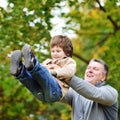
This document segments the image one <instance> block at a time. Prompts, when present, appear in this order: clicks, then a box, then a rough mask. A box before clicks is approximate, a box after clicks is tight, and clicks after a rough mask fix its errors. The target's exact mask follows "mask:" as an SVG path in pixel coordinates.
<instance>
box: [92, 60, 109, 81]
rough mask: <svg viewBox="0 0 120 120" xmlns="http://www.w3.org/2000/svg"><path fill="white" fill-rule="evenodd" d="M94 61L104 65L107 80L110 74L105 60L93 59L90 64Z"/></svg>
mask: <svg viewBox="0 0 120 120" xmlns="http://www.w3.org/2000/svg"><path fill="white" fill-rule="evenodd" d="M92 61H94V62H98V63H100V64H102V65H103V67H104V72H105V74H106V79H107V76H108V72H109V69H108V65H107V64H106V63H105V62H104V61H103V60H100V59H92V60H90V62H92Z"/></svg>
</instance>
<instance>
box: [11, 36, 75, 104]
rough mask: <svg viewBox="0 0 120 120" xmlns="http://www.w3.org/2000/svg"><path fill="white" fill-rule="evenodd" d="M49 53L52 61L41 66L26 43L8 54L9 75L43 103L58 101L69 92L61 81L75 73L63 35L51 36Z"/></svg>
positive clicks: (68, 41)
mask: <svg viewBox="0 0 120 120" xmlns="http://www.w3.org/2000/svg"><path fill="white" fill-rule="evenodd" d="M50 51H51V58H52V59H47V60H45V61H44V62H43V63H42V64H40V63H39V62H38V60H37V59H36V58H35V56H34V55H33V53H32V52H31V49H30V45H28V44H27V45H25V46H24V47H23V48H22V50H21V51H20V50H16V51H14V52H13V53H12V55H11V67H10V73H11V74H12V75H14V76H15V78H17V79H18V80H19V81H20V82H21V83H22V84H23V85H24V86H26V87H27V88H28V89H29V90H30V91H31V93H32V94H33V95H34V96H35V97H37V98H38V99H39V100H41V101H44V102H55V101H59V100H61V99H62V98H63V97H64V96H65V94H66V93H67V91H68V89H69V87H68V86H67V84H66V83H64V82H63V81H62V80H68V79H70V78H71V77H72V76H73V75H74V74H75V72H76V62H75V61H74V60H73V59H72V58H71V57H72V53H73V46H72V42H71V40H70V39H69V38H68V37H67V36H62V35H57V36H54V37H53V38H52V39H51V42H50ZM22 57H23V58H24V64H23V63H22Z"/></svg>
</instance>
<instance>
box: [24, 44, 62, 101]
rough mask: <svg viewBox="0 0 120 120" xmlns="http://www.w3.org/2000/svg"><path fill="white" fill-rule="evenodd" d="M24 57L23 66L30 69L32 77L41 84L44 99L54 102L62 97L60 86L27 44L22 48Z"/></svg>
mask: <svg viewBox="0 0 120 120" xmlns="http://www.w3.org/2000/svg"><path fill="white" fill-rule="evenodd" d="M22 54H23V56H24V59H25V67H26V68H27V69H28V70H29V71H30V73H31V75H32V78H33V79H34V80H35V81H37V82H38V84H39V85H40V86H41V88H42V90H43V92H44V96H45V101H47V102H54V101H58V100H60V98H61V97H62V92H61V87H60V86H59V84H58V82H57V81H56V80H55V78H54V77H53V76H52V75H51V74H50V73H49V71H48V70H47V69H46V68H45V67H43V66H42V65H41V64H39V62H38V61H37V59H36V58H35V56H34V55H33V54H32V53H31V49H30V46H29V45H25V46H24V47H23V49H22Z"/></svg>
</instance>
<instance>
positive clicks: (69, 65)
mask: <svg viewBox="0 0 120 120" xmlns="http://www.w3.org/2000/svg"><path fill="white" fill-rule="evenodd" d="M42 64H43V65H50V64H56V65H58V66H60V68H59V69H52V70H49V71H50V72H51V74H52V73H56V76H55V78H56V80H57V81H58V83H59V85H60V87H61V90H62V98H63V97H64V96H65V95H66V93H67V92H68V89H69V86H68V85H67V84H66V83H65V82H63V80H64V81H69V80H70V79H71V77H72V76H73V75H74V74H75V72H76V62H75V60H73V59H72V58H70V57H66V58H63V59H59V60H52V59H46V60H45V61H43V63H42Z"/></svg>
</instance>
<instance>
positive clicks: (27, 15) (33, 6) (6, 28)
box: [0, 0, 120, 120]
mask: <svg viewBox="0 0 120 120" xmlns="http://www.w3.org/2000/svg"><path fill="white" fill-rule="evenodd" d="M61 3H64V4H61ZM118 3H119V1H118V0H114V1H109V0H106V1H104V4H102V2H100V1H99V0H94V1H93V0H89V1H88V0H84V1H82V2H80V1H79V0H67V1H64V0H63V1H59V0H41V1H38V0H25V1H22V0H16V1H13V0H9V1H8V7H7V9H6V10H4V9H3V8H0V55H1V57H0V63H1V65H0V69H1V71H0V103H1V104H0V114H1V116H0V119H6V120H13V119H21V120H26V119H29V120H33V119H34V120H35V119H44V120H47V119H49V120H55V119H57V120H69V119H70V110H71V109H70V107H68V106H66V105H64V104H60V103H53V104H49V103H48V104H47V103H43V102H40V101H38V100H37V99H36V98H34V97H33V96H32V95H31V94H30V92H29V91H28V90H27V89H26V88H25V87H24V86H22V85H21V84H20V83H19V81H17V80H16V79H15V78H14V77H12V76H11V75H10V73H9V67H10V59H9V57H10V55H11V52H12V51H13V50H15V49H21V47H22V46H23V45H24V44H25V43H29V44H30V45H32V48H33V49H34V50H35V51H34V52H35V55H36V56H38V58H39V60H40V61H42V60H44V59H46V58H47V57H49V56H50V53H49V41H50V38H51V35H50V30H51V29H52V28H53V26H54V24H53V23H51V19H52V18H53V17H54V14H52V11H53V10H56V8H57V9H59V14H58V17H59V18H60V19H63V20H64V21H65V27H63V28H62V30H63V34H66V33H68V32H69V31H72V33H74V35H75V37H74V38H71V39H72V42H73V46H74V55H73V57H74V59H75V60H76V61H77V73H76V74H77V75H78V76H80V77H83V73H84V70H85V67H86V65H87V63H88V61H89V60H90V59H91V58H93V57H95V58H100V59H103V60H105V61H106V62H107V63H108V65H109V67H110V73H109V76H108V81H107V82H108V83H109V84H111V85H112V86H114V87H115V88H116V89H117V90H118V92H119V94H120V90H119V88H120V82H119V78H120V74H119V72H118V71H119V66H120V62H119V59H120V56H119V46H120V41H119V38H120V22H119V21H120V16H119V14H118V13H119V11H120V6H119V4H118ZM65 7H67V8H68V9H69V11H68V12H66V11H63V10H62V9H63V8H65ZM76 8H77V9H76ZM111 8H112V9H111ZM60 24H61V23H60ZM69 37H70V36H69ZM119 101H120V100H119ZM63 106H64V107H63ZM119 108H120V104H119ZM119 113H120V111H119ZM65 116H66V117H65ZM119 118H120V116H119Z"/></svg>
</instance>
